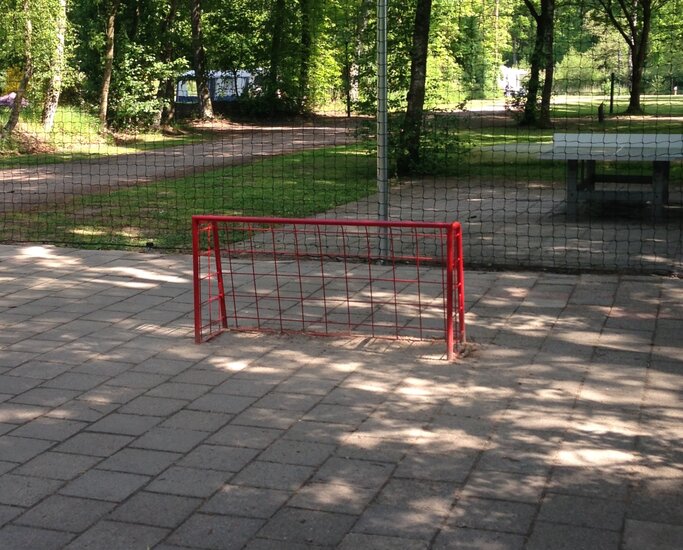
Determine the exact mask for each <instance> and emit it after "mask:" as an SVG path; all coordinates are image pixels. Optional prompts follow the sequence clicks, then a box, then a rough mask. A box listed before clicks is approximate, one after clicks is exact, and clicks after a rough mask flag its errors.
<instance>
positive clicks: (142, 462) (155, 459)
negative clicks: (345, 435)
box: [98, 449, 182, 476]
mask: <svg viewBox="0 0 683 550" xmlns="http://www.w3.org/2000/svg"><path fill="white" fill-rule="evenodd" d="M181 456H182V455H181V454H179V453H169V452H164V451H151V450H146V449H123V450H121V451H119V452H118V453H116V454H115V455H113V456H111V457H109V458H108V459H107V460H105V461H104V462H102V463H100V464H99V465H98V468H101V469H103V470H114V471H118V472H127V473H131V474H142V475H150V476H153V475H157V474H159V473H161V472H163V471H164V470H165V469H166V468H168V467H169V466H170V465H171V464H173V463H174V462H176V461H177V460H178V459H179V458H180V457H181Z"/></svg>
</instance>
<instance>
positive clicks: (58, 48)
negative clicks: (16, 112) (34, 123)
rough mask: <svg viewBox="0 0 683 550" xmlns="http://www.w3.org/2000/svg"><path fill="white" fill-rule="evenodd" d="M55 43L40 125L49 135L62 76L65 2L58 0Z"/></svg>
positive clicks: (57, 102)
mask: <svg viewBox="0 0 683 550" xmlns="http://www.w3.org/2000/svg"><path fill="white" fill-rule="evenodd" d="M56 23H57V25H56V27H57V28H56V37H55V38H56V43H55V52H54V57H53V59H52V63H53V67H52V74H51V75H50V82H49V83H48V85H47V91H46V93H45V104H44V105H43V115H42V123H43V130H45V133H50V132H51V131H52V127H53V126H54V122H55V114H56V113H57V106H58V105H59V96H60V94H61V93H62V74H63V72H64V40H65V36H66V0H59V13H58V15H57V21H56Z"/></svg>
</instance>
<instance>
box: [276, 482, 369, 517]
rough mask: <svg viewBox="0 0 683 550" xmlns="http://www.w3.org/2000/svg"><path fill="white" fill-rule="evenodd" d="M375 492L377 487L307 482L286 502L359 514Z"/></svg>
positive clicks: (324, 509) (296, 505) (298, 506)
mask: <svg viewBox="0 0 683 550" xmlns="http://www.w3.org/2000/svg"><path fill="white" fill-rule="evenodd" d="M376 494H377V489H374V488H373V489H368V488H365V487H357V486H354V485H349V484H343V483H307V484H306V485H304V486H303V487H301V489H299V490H298V491H297V493H296V494H295V495H294V496H293V497H292V498H291V499H290V501H289V503H288V504H289V505H290V506H294V507H297V508H307V509H309V510H321V511H324V512H338V513H342V514H360V513H361V512H363V510H364V509H365V508H366V507H367V505H368V504H369V503H370V501H371V500H372V499H373V498H374V496H375V495H376Z"/></svg>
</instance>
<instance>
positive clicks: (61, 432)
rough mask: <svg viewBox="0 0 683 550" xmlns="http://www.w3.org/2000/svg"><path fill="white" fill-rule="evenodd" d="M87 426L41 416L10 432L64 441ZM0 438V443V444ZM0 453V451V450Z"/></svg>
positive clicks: (17, 434) (23, 435)
mask: <svg viewBox="0 0 683 550" xmlns="http://www.w3.org/2000/svg"><path fill="white" fill-rule="evenodd" d="M86 426H87V423H85V422H77V421H75V420H66V419H62V418H50V417H41V418H36V419H35V420H32V421H31V422H28V423H27V424H24V425H23V426H21V427H20V428H17V429H16V430H14V432H13V433H12V435H13V436H20V437H32V438H35V439H47V440H49V441H64V440H65V439H68V438H69V437H71V436H72V435H74V434H75V433H78V432H79V431H81V430H82V429H83V428H85V427H86ZM1 441H2V440H1V439H0V445H2V443H1ZM0 454H1V451H0Z"/></svg>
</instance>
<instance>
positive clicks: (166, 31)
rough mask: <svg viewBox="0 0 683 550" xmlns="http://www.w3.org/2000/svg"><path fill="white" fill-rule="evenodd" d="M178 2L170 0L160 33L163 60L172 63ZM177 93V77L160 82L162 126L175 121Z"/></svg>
mask: <svg viewBox="0 0 683 550" xmlns="http://www.w3.org/2000/svg"><path fill="white" fill-rule="evenodd" d="M177 4H178V0H171V1H170V3H169V7H168V12H167V13H166V17H165V18H164V20H163V22H162V23H161V29H160V35H161V40H162V41H163V43H164V49H163V53H162V55H161V60H162V61H163V62H164V63H170V62H171V61H173V51H174V48H173V40H172V39H171V36H170V32H171V27H172V26H173V23H174V22H175V18H176V13H177V11H178V5H177ZM175 94H176V81H175V78H167V79H166V80H164V81H162V82H160V83H159V91H158V92H157V97H158V98H159V99H161V100H162V107H161V111H160V113H159V125H160V126H170V125H171V124H172V123H173V119H174V118H175Z"/></svg>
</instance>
